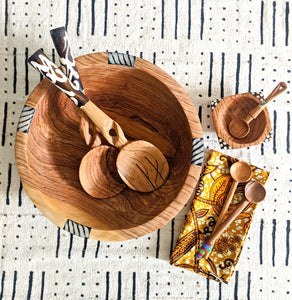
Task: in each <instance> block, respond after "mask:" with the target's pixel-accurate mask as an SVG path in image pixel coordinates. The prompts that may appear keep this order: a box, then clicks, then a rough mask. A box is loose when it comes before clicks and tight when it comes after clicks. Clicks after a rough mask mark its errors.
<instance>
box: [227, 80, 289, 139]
mask: <svg viewBox="0 0 292 300" xmlns="http://www.w3.org/2000/svg"><path fill="white" fill-rule="evenodd" d="M286 89H287V84H286V83H285V82H280V83H279V84H278V85H277V86H276V87H275V89H274V90H273V91H272V92H271V94H270V95H269V96H268V97H267V99H265V100H264V101H262V102H261V103H260V104H259V105H258V106H257V107H255V108H254V109H253V110H251V111H250V112H249V113H248V114H247V116H246V117H245V118H244V119H233V120H232V121H231V122H230V123H229V124H228V130H229V133H230V134H231V135H232V136H233V137H235V138H237V139H243V138H245V137H246V136H247V135H248V133H249V131H250V126H249V123H250V122H252V121H253V120H254V119H255V118H256V117H257V116H258V115H259V114H260V112H261V111H262V110H263V109H264V108H265V107H266V106H267V105H268V103H269V102H271V101H272V100H273V99H275V98H276V97H277V96H279V95H280V94H282V93H283V92H284V91H285V90H286Z"/></svg>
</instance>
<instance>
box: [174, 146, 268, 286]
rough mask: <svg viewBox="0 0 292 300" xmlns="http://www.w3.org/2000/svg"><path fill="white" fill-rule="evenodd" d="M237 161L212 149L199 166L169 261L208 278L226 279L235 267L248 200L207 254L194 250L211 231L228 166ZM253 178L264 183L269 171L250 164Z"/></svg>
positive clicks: (247, 224)
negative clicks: (197, 180)
mask: <svg viewBox="0 0 292 300" xmlns="http://www.w3.org/2000/svg"><path fill="white" fill-rule="evenodd" d="M237 161H239V160H238V159H236V158H233V157H230V156H228V155H226V154H223V153H220V152H217V151H214V150H211V153H210V156H209V158H208V160H207V162H206V165H205V167H204V168H203V170H202V174H201V178H200V181H199V183H198V186H197V189H196V193H195V196H194V200H193V202H192V204H191V207H190V210H189V213H188V215H187V218H186V221H185V224H184V227H183V229H182V231H181V233H180V236H179V238H178V241H177V243H176V246H175V248H174V250H173V252H172V255H171V258H170V263H171V264H173V265H175V266H178V267H181V268H185V269H188V270H191V271H194V272H196V273H199V274H201V275H203V276H206V277H208V278H210V279H213V280H216V281H222V282H224V283H228V282H229V281H230V279H231V277H232V275H233V273H234V271H235V266H236V264H237V262H238V260H239V257H240V253H241V250H242V247H243V245H244V241H245V239H246V235H247V233H248V230H249V227H250V224H251V222H252V217H253V214H254V211H255V209H256V207H257V204H249V205H248V206H247V208H246V209H245V210H244V211H243V212H242V213H240V215H239V216H238V217H237V218H236V220H235V221H234V222H233V223H232V224H231V225H230V226H229V227H228V229H227V230H226V231H225V232H224V233H223V234H222V235H221V236H220V238H219V239H218V240H217V242H215V244H214V247H213V250H212V252H211V253H210V255H209V258H208V259H207V260H206V259H198V258H197V257H196V256H195V253H196V251H197V250H198V249H199V248H200V247H201V246H202V245H203V244H204V241H205V240H206V239H207V237H208V236H209V235H210V234H211V233H212V230H213V228H214V226H215V224H216V220H217V219H218V217H219V214H220V211H221V209H222V207H223V204H224V201H225V199H226V197H227V194H228V192H229V189H230V185H231V183H232V178H231V176H230V174H229V168H230V166H231V165H232V164H233V163H235V162H237ZM251 168H252V171H253V174H252V179H254V180H257V181H258V182H260V183H262V184H265V183H266V181H267V179H268V177H269V172H267V171H265V170H262V169H260V168H257V167H255V166H251ZM244 187H245V184H244V183H239V185H238V187H237V189H236V191H235V194H234V197H233V199H232V201H231V204H230V207H229V210H228V213H230V212H231V211H232V210H233V209H234V208H235V207H236V204H237V203H239V202H240V201H241V200H242V198H243V193H244Z"/></svg>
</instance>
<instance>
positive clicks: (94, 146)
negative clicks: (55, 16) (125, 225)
mask: <svg viewBox="0 0 292 300" xmlns="http://www.w3.org/2000/svg"><path fill="white" fill-rule="evenodd" d="M50 33H51V37H52V40H53V43H54V45H55V48H56V50H57V53H58V55H59V61H60V64H61V68H62V70H63V72H64V73H65V75H66V76H67V77H68V79H69V80H70V82H71V84H72V86H73V87H74V88H75V89H76V90H79V91H81V92H84V88H83V85H82V82H81V79H80V75H79V73H78V70H77V67H76V64H75V60H74V56H73V55H72V53H71V48H70V46H69V39H68V34H67V31H66V29H65V27H58V28H55V29H52V30H51V31H50ZM78 112H79V114H80V117H81V119H80V126H79V128H80V133H81V135H82V136H83V139H84V140H85V142H86V144H87V145H88V146H89V147H90V148H91V150H90V151H89V152H88V153H87V154H86V155H85V156H84V157H83V159H82V160H81V163H80V167H79V181H80V183H81V186H82V188H83V189H84V190H85V191H86V192H87V193H88V194H89V195H90V196H92V197H95V198H110V197H113V196H115V195H117V194H119V193H120V192H121V191H122V190H124V188H125V187H126V186H125V184H124V183H123V182H122V181H121V179H120V177H119V175H118V173H117V170H116V165H115V160H116V157H117V154H118V151H117V149H116V148H113V147H110V146H106V145H101V139H100V137H99V135H98V132H97V128H96V127H95V126H92V122H91V121H90V120H89V118H88V117H87V115H86V114H85V113H84V112H83V111H82V110H80V109H78Z"/></svg>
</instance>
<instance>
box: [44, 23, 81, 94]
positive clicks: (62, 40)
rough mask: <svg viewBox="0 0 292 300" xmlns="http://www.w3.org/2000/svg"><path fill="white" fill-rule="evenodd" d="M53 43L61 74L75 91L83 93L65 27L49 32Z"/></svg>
mask: <svg viewBox="0 0 292 300" xmlns="http://www.w3.org/2000/svg"><path fill="white" fill-rule="evenodd" d="M50 33H51V37H52V40H53V43H54V45H55V48H56V50H57V52H58V55H59V60H60V64H61V67H62V70H63V72H64V73H65V75H66V76H67V77H68V78H69V80H70V81H71V83H72V85H73V87H74V88H75V89H76V90H80V91H84V88H83V85H82V83H81V79H80V76H79V73H78V70H77V67H76V64H75V60H74V57H73V55H72V53H71V48H70V46H69V40H68V34H67V31H66V29H65V27H58V28H55V29H52V30H51V31H50Z"/></svg>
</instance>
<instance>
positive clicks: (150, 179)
mask: <svg viewBox="0 0 292 300" xmlns="http://www.w3.org/2000/svg"><path fill="white" fill-rule="evenodd" d="M28 61H29V63H30V64H31V65H32V66H33V67H34V68H36V69H37V70H38V71H39V72H40V73H42V74H43V75H44V76H45V77H46V78H48V79H49V80H50V81H51V82H52V83H53V84H54V85H55V86H57V87H58V88H59V89H61V90H62V91H63V92H64V93H65V94H66V95H67V96H68V97H69V98H70V99H71V100H72V101H73V102H74V104H76V105H77V106H78V107H80V108H81V109H82V111H84V112H85V114H86V115H87V116H88V117H89V119H90V120H91V121H92V122H93V123H94V124H95V126H96V127H97V128H98V129H99V130H100V132H101V134H102V135H103V136H104V138H105V139H106V140H107V141H108V142H109V143H110V144H111V145H113V146H115V147H117V148H118V149H119V150H120V151H119V154H118V156H117V161H116V166H117V170H118V173H119V175H120V177H121V178H122V180H123V181H124V182H125V183H126V184H127V185H128V186H129V187H130V188H131V189H133V190H136V191H139V192H152V191H154V190H156V189H158V188H159V187H161V186H162V185H163V184H164V182H165V181H166V179H167V177H168V174H169V165H168V162H167V160H166V158H165V157H164V155H163V154H162V152H161V151H160V150H159V149H158V148H157V147H155V146H154V145H152V144H151V143H149V142H147V141H142V140H139V141H128V140H127V139H126V137H125V135H124V132H123V130H122V128H121V127H120V125H119V124H118V123H117V122H115V121H114V120H112V119H111V118H110V117H109V116H108V115H107V114H105V113H104V112H103V111H102V110H101V109H99V108H98V107H97V106H96V105H95V104H94V103H93V102H91V101H90V100H89V99H88V98H87V97H86V96H85V94H84V93H83V92H82V91H80V90H76V89H75V88H74V87H73V85H72V84H71V82H70V80H69V79H68V78H67V76H66V75H65V74H64V73H63V72H62V71H61V70H60V69H58V67H57V66H56V65H55V64H54V63H53V62H52V61H51V60H50V59H49V58H48V57H47V56H46V55H45V54H44V53H43V52H42V51H41V50H38V51H36V52H35V53H34V54H33V55H32V56H31V57H30V58H29V59H28ZM91 163H94V161H92V162H91ZM88 165H90V163H89V164H88ZM89 172H90V170H89ZM89 172H88V173H87V174H88V176H91V174H90V173H89Z"/></svg>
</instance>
